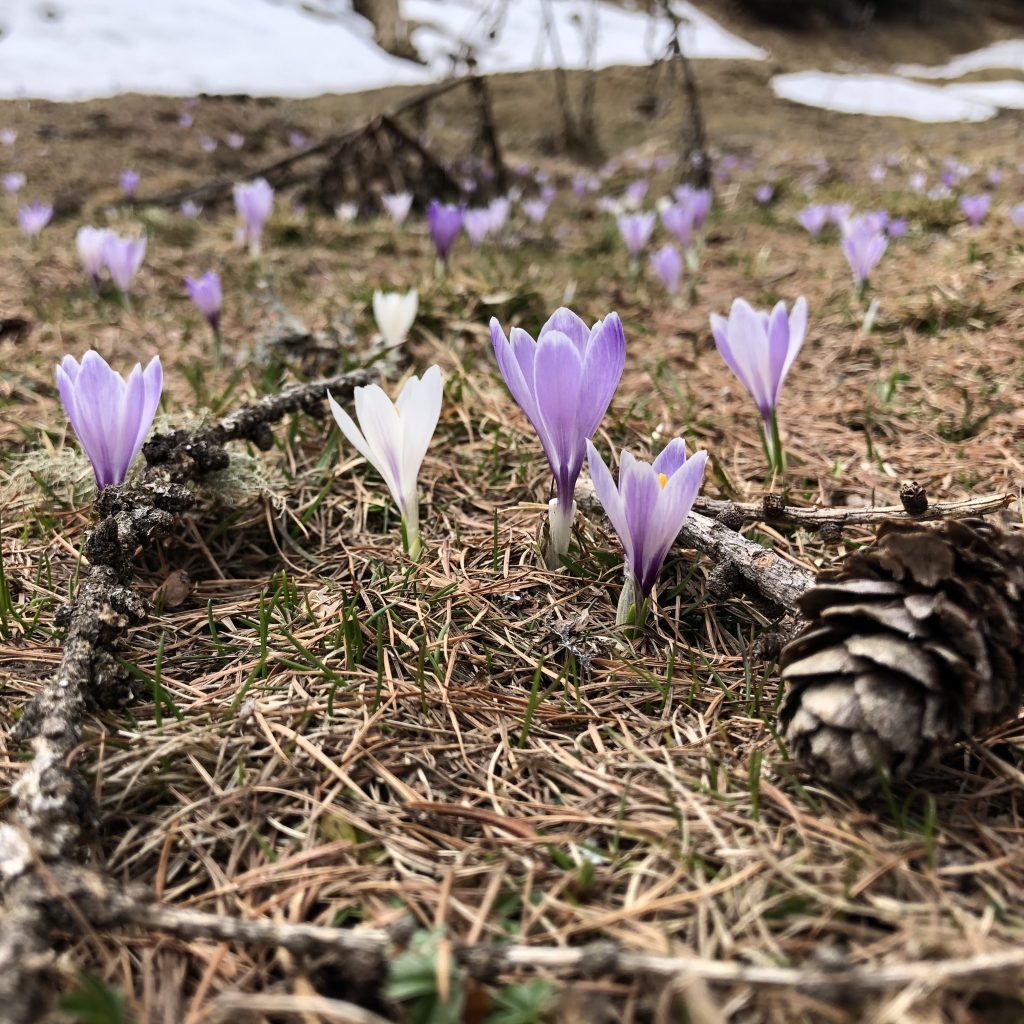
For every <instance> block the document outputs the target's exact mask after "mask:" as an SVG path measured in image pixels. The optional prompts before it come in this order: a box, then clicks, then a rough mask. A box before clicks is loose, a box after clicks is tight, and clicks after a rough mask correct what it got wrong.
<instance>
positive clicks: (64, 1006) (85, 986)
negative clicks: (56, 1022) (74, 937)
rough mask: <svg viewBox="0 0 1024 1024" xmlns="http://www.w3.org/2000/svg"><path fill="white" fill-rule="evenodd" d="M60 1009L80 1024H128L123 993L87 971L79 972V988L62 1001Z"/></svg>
mask: <svg viewBox="0 0 1024 1024" xmlns="http://www.w3.org/2000/svg"><path fill="white" fill-rule="evenodd" d="M60 1009H61V1011H62V1012H63V1013H66V1014H69V1015H70V1016H72V1017H74V1018H75V1020H76V1021H77V1022H78V1024H128V1012H127V1010H125V1006H124V997H123V996H122V995H121V993H120V992H118V991H117V990H116V989H113V988H110V987H109V986H108V985H106V984H104V982H102V981H100V979H99V978H97V977H96V976H95V975H92V974H89V973H88V972H86V971H80V972H79V974H78V988H76V989H75V990H74V991H72V992H69V993H68V994H67V995H66V996H65V997H64V998H63V999H62V1000H61V1001H60Z"/></svg>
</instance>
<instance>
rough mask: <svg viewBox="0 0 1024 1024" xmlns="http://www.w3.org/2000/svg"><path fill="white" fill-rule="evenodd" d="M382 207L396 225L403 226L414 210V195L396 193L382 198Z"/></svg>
mask: <svg viewBox="0 0 1024 1024" xmlns="http://www.w3.org/2000/svg"><path fill="white" fill-rule="evenodd" d="M380 205H381V206H383V207H384V212H385V213H386V214H387V215H388V216H389V217H390V218H391V219H392V220H393V221H394V222H395V223H396V224H402V223H404V221H405V218H406V217H408V216H409V211H410V210H411V209H412V193H411V192H395V193H394V194H393V195H389V196H381V197H380Z"/></svg>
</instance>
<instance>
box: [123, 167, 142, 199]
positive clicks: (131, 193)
mask: <svg viewBox="0 0 1024 1024" xmlns="http://www.w3.org/2000/svg"><path fill="white" fill-rule="evenodd" d="M141 180H142V176H141V175H140V174H139V172H138V171H132V170H127V171H122V172H121V192H122V194H123V195H124V197H125V199H128V200H132V199H134V198H135V193H136V191H137V190H138V187H139V182H140V181H141Z"/></svg>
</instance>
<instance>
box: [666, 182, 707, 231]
mask: <svg viewBox="0 0 1024 1024" xmlns="http://www.w3.org/2000/svg"><path fill="white" fill-rule="evenodd" d="M672 195H673V196H674V197H675V200H676V202H677V203H679V204H680V205H681V206H685V207H686V208H687V209H689V211H690V214H691V220H692V222H693V226H694V227H695V228H702V227H704V222H705V221H706V220H707V219H708V214H710V213H711V200H712V195H711V189H709V188H694V187H693V186H692V185H680V186H679V187H678V188H675V189H673V190H672Z"/></svg>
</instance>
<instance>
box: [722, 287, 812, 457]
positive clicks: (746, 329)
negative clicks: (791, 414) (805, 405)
mask: <svg viewBox="0 0 1024 1024" xmlns="http://www.w3.org/2000/svg"><path fill="white" fill-rule="evenodd" d="M711 333H712V334H713V335H714V338H715V346H716V347H717V349H718V352H719V354H720V355H721V357H722V358H723V359H724V360H725V362H726V365H727V366H728V367H729V369H730V370H732V372H733V373H735V374H736V376H737V377H738V378H739V381H740V383H741V384H742V385H743V386H744V387H745V388H746V389H747V391H748V392H749V394H750V397H751V398H753V399H754V402H755V403H756V404H757V411H758V412H759V413H760V414H761V422H762V424H763V426H764V444H765V453H766V454H767V456H768V461H769V464H770V465H771V468H772V470H773V471H774V472H777V473H782V472H783V471H784V470H785V465H786V462H785V453H784V452H783V450H782V442H781V440H780V438H779V426H778V419H777V417H776V411H775V410H776V406H777V405H778V404H779V396H780V395H781V394H782V384H783V382H784V381H785V379H786V374H788V373H789V368H790V367H791V366H792V365H793V360H795V359H796V357H797V353H798V352H799V351H800V347H801V345H803V343H804V335H805V334H806V333H807V300H806V299H805V298H803V297H802V296H801V297H800V298H799V299H797V300H796V302H794V303H793V311H792V313H787V312H786V304H785V303H784V302H779V303H777V304H776V306H775V308H774V309H773V310H772V311H771V314H770V315H769V314H768V313H766V312H763V311H760V310H755V309H754V308H753V307H752V306H751V305H750V304H749V303H747V302H745V301H744V300H743V299H735V300H734V301H733V304H732V308H731V309H730V310H729V319H728V320H726V319H725V317H722V316H719V315H718V314H717V313H712V314H711Z"/></svg>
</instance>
